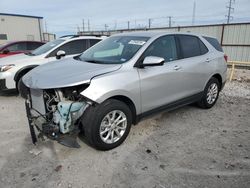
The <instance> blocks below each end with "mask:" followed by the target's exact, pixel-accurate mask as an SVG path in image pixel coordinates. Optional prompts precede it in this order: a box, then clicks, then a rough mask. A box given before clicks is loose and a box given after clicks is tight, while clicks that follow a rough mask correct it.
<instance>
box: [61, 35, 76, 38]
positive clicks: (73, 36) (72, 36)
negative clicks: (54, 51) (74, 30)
mask: <svg viewBox="0 0 250 188" xmlns="http://www.w3.org/2000/svg"><path fill="white" fill-rule="evenodd" d="M79 36H80V35H63V36H61V37H60V38H65V37H71V38H75V37H79Z"/></svg>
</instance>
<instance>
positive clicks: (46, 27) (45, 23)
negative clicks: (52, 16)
mask: <svg viewBox="0 0 250 188" xmlns="http://www.w3.org/2000/svg"><path fill="white" fill-rule="evenodd" d="M44 26H45V33H48V26H47V22H46V20H45V21H44Z"/></svg>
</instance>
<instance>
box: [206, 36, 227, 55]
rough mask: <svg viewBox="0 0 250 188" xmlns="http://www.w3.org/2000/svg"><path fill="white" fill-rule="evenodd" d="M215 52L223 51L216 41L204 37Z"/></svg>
mask: <svg viewBox="0 0 250 188" xmlns="http://www.w3.org/2000/svg"><path fill="white" fill-rule="evenodd" d="M204 38H205V39H206V40H207V41H208V42H209V43H210V44H211V45H212V46H213V47H214V48H215V49H216V50H218V51H220V52H223V49H222V47H221V45H220V43H219V42H218V40H217V39H215V38H212V37H204Z"/></svg>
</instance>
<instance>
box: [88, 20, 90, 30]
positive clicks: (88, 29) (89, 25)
mask: <svg viewBox="0 0 250 188" xmlns="http://www.w3.org/2000/svg"><path fill="white" fill-rule="evenodd" d="M88 31H90V23H89V19H88Z"/></svg>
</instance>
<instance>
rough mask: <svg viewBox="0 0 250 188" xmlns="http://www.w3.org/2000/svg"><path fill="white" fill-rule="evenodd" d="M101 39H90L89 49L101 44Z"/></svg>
mask: <svg viewBox="0 0 250 188" xmlns="http://www.w3.org/2000/svg"><path fill="white" fill-rule="evenodd" d="M100 41H101V40H99V39H90V40H89V47H91V46H94V45H95V44H96V43H98V42H100Z"/></svg>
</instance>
